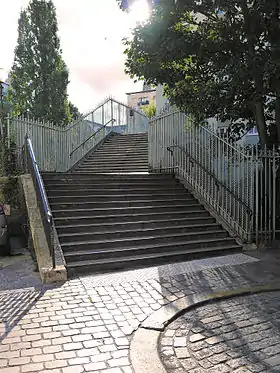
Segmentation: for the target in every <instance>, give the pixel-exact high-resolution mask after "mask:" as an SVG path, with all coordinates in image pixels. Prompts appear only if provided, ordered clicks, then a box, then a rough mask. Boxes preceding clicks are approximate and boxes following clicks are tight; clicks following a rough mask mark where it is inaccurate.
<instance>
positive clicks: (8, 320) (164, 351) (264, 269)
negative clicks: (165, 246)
mask: <svg viewBox="0 0 280 373" xmlns="http://www.w3.org/2000/svg"><path fill="white" fill-rule="evenodd" d="M279 263H280V256H278V257H277V255H276V254H274V253H272V254H270V255H268V254H266V255H265V254H262V255H259V256H257V255H254V256H252V255H244V254H238V255H230V256H227V257H222V258H212V259H207V260H197V261H194V262H186V263H179V264H172V265H171V264H170V265H166V266H160V267H152V268H146V269H141V270H135V271H130V272H123V273H120V272H118V273H115V274H102V275H97V276H89V277H80V278H74V279H70V280H69V281H68V282H67V283H65V284H62V285H60V286H44V285H42V284H41V283H40V281H39V279H38V276H37V274H34V273H33V272H32V264H31V262H30V260H29V258H28V257H26V258H25V259H23V260H21V261H18V262H16V263H13V264H10V263H8V265H5V266H2V269H0V372H1V373H25V372H48V373H50V372H52V373H70V372H71V373H75V372H77V373H83V372H95V373H96V372H98V373H131V372H138V371H139V367H136V366H132V362H131V358H130V357H131V356H130V355H131V349H130V346H131V342H132V340H133V338H134V336H135V332H136V331H137V330H139V328H141V327H143V326H144V325H145V323H146V322H148V320H149V319H150V318H153V317H154V318H155V319H157V318H158V319H159V317H157V315H160V312H162V310H163V309H164V307H170V308H171V309H172V312H173V313H174V314H176V312H181V311H182V310H180V309H179V308H178V309H176V304H179V303H178V302H180V301H181V300H182V301H183V300H184V299H186V298H188V297H189V298H192V299H195V297H197V296H207V294H213V293H219V292H222V291H228V292H230V291H233V290H235V289H242V288H245V287H247V288H248V287H251V286H256V285H262V284H265V285H268V284H270V285H273V284H276V283H278V282H279V281H280V271H279ZM0 268H1V261H0ZM20 278H22V281H20ZM262 297H264V298H262ZM247 299H248V300H247ZM262 299H264V301H263V302H264V304H266V305H267V308H268V309H270V310H271V313H267V314H264V309H265V306H264V305H263V307H262V308H260V311H258V310H257V309H258V305H259V304H261V303H262ZM176 302H177V303H176ZM219 302H220V303H217V304H219V307H218V306H217V304H212V305H208V304H207V305H206V306H201V308H199V311H192V312H193V313H192V318H191V328H192V329H193V330H194V332H193V333H194V335H198V336H196V337H193V336H192V335H193V334H191V335H190V334H188V333H187V329H188V328H187V325H189V321H188V318H187V315H188V314H186V315H183V316H181V317H180V318H178V319H176V317H177V316H176V317H175V321H174V323H172V322H171V323H170V325H166V327H164V329H163V330H162V331H161V332H159V335H160V339H159V341H160V345H159V347H160V348H159V350H160V351H161V363H162V366H163V368H164V367H165V368H164V369H165V370H166V371H167V372H168V371H170V372H171V371H172V372H173V371H174V372H176V373H183V372H186V371H189V370H188V368H184V365H183V363H182V361H183V360H184V359H185V360H186V359H188V357H184V356H185V355H186V356H188V353H190V355H191V360H192V362H191V360H189V361H188V362H189V364H190V366H192V367H193V368H194V369H196V370H194V369H193V370H192V371H191V372H192V373H198V372H204V370H203V369H208V368H207V367H206V365H207V362H208V360H209V359H210V356H208V357H207V356H205V359H204V360H205V364H206V365H205V366H202V365H197V364H198V360H197V359H195V357H196V354H193V352H192V351H195V350H193V345H195V346H198V345H199V342H201V341H202V342H203V345H204V343H208V342H207V340H208V341H209V339H210V341H211V338H214V339H215V338H218V336H220V335H221V338H224V339H225V338H228V337H229V336H228V333H230V332H232V333H234V334H232V337H234V338H232V339H233V340H235V343H237V341H238V339H242V341H243V345H244V344H245V342H246V343H247V342H248V343H249V342H250V343H252V344H253V343H255V342H256V341H254V340H253V339H252V340H247V339H246V338H247V337H246V336H247V334H246V335H245V334H244V335H243V334H242V333H243V332H242V333H241V334H240V333H239V328H240V326H239V324H238V323H240V322H242V321H244V320H248V319H249V318H250V319H251V321H252V322H253V325H251V324H250V325H251V327H252V328H253V326H254V325H261V328H263V329H261V330H262V333H264V334H263V337H264V338H267V340H269V341H274V342H275V343H274V344H273V346H274V347H272V348H273V349H274V351H276V349H275V348H276V347H275V346H277V345H278V342H277V341H278V339H277V338H276V336H275V335H274V334H273V335H272V334H271V335H269V333H270V332H269V331H270V330H272V326H273V327H274V331H275V330H276V329H275V328H276V325H277V322H276V321H277V317H278V309H279V302H280V297H279V293H277V292H274V293H269V294H266V295H263V294H259V295H253V296H248V297H245V296H244V297H242V298H234V299H232V300H228V301H225V300H221V301H219ZM230 302H233V303H232V304H233V305H236V306H234V307H233V306H231V303H230ZM242 302H243V303H242ZM209 307H210V308H209ZM217 307H218V308H217ZM240 309H241V310H242V309H244V311H243V312H241V314H242V315H243V317H244V320H243V319H239V313H240V311H239V310H240ZM273 309H274V311H275V312H274V311H273ZM204 310H206V311H204ZM250 310H252V315H253V316H252V317H251V314H250V312H249V311H250ZM213 313H214V315H216V317H217V320H216V321H214V320H212V322H211V323H210V324H209V323H208V324H209V325H208V324H207V323H205V325H206V326H205V328H206V329H203V332H205V331H207V333H208V334H207V333H206V334H203V333H202V331H200V332H199V330H200V329H198V327H199V325H200V323H201V320H204V319H205V318H206V319H207V317H212V316H210V315H212V314H213ZM235 314H236V315H237V316H238V317H237V318H236V321H238V323H235V318H234V315H235ZM264 316H265V317H264ZM228 319H230V320H231V324H227V323H226V320H228ZM186 320H187V321H186ZM217 323H218V324H219V325H220V326H219V328H220V329H219V328H218V327H217ZM202 324H203V323H202ZM203 325H204V324H203ZM207 325H208V326H207ZM227 325H232V328H233V325H234V326H235V328H234V329H233V330H232V331H229V330H228V331H227V329H226V326H227ZM268 325H269V326H268ZM212 326H215V328H214V329H213V330H212V329H211V327H212ZM265 326H267V328H265ZM181 327H182V329H181ZM207 328H208V329H209V330H207ZM252 328H251V329H252ZM251 329H249V330H251ZM243 330H245V329H243ZM252 330H253V329H252ZM276 332H277V330H276ZM199 333H200V334H201V335H203V337H204V339H201V340H198V341H193V338H194V339H195V338H202V337H201V336H200V337H199ZM226 333H227V334H226ZM253 334H254V333H253V332H252V335H253ZM257 334H259V333H257ZM178 338H183V339H184V342H183V339H178ZM273 338H274V339H273ZM214 339H213V340H214ZM218 340H219V338H218ZM178 341H179V342H178ZM180 341H181V343H183V346H181V347H180V346H179V345H178V343H179V344H180ZM276 342H277V343H276ZM166 343H167V344H166ZM196 343H198V344H196ZM177 345H178V346H177ZM215 345H216V347H215ZM219 345H220V346H221V347H219V348H220V349H221V348H222V346H223V348H225V349H226V350H225V351H224V350H223V351H221V352H220V353H223V354H225V353H228V352H229V351H231V350H232V351H235V352H236V353H238V352H239V353H241V351H242V350H241V349H240V348H239V349H238V347H235V348H232V347H230V345H229V343H228V341H227V339H226V342H223V344H222V341H221V342H219V343H218V342H217V344H213V347H211V351H214V350H215V348H218V346H219ZM211 346H212V345H211ZM266 347H268V345H267V346H266ZM180 348H181V350H180V352H179V353H178V352H177V350H176V349H180ZM194 348H195V347H194ZM204 348H205V345H204ZM244 348H245V347H244ZM246 348H247V349H246V351H251V350H252V348H251V345H248V346H247V347H246ZM248 349H249V350H248ZM250 349H251V350H250ZM171 351H172V354H171ZM197 351H199V350H197ZM217 351H218V350H217ZM244 351H245V350H244ZM252 351H253V350H252ZM277 351H278V350H277ZM140 352H141V351H140ZM173 352H174V353H173ZM195 352H196V351H195ZM155 353H157V351H155ZM233 353H234V352H233ZM276 353H278V352H276ZM180 354H181V355H180ZM184 354H185V355H184ZM197 354H198V352H197ZM254 354H255V353H254ZM218 355H219V352H217V353H215V354H214V353H213V355H211V356H212V359H210V360H209V364H212V366H210V365H209V364H208V365H209V369H211V368H213V367H215V364H223V366H224V367H223V369H224V370H214V371H215V372H218V371H221V372H223V371H226V372H228V371H233V372H239V371H238V370H237V369H239V368H240V369H241V366H240V367H238V366H237V365H238V364H237V363H236V364H237V365H229V364H228V363H227V361H228V360H223V359H224V358H223V359H222V355H221V356H220V358H221V360H220V361H218V358H219V356H218ZM241 355H242V354H241ZM249 355H250V354H247V355H245V356H249ZM214 356H218V357H217V363H215V361H214ZM227 356H228V355H227ZM260 356H261V355H259V358H260ZM241 357H243V355H242V356H239V358H241ZM270 357H271V358H272V357H273V355H270V356H268V357H267V355H265V360H266V362H265V364H269V365H263V366H265V367H268V366H273V364H274V366H276V367H277V364H276V363H277V361H276V360H269V358H270ZM234 358H235V357H234V355H232V356H231V357H230V359H231V360H233V359H234ZM189 359H190V358H189ZM236 359H237V357H236ZM246 359H247V357H246ZM185 360H184V361H185ZM170 361H171V362H172V363H170ZM175 361H176V364H177V365H176V369H177V370H172V369H175V368H174V366H175V365H174V366H173V368H170V364H171V365H172V364H173V363H174V364H175ZM199 361H200V360H199ZM201 361H203V359H202V360H201ZM246 361H247V360H246ZM255 363H256V362H254V364H255ZM191 364H193V365H191ZM194 364H196V365H194ZM246 364H247V365H248V363H246ZM256 366H257V365H256ZM263 366H262V367H263ZM225 367H226V368H225ZM140 368H141V367H140ZM170 369H171V370H170ZM198 369H201V370H198ZM217 369H218V368H217ZM219 369H220V367H219ZM221 369H222V365H221ZM225 369H227V370H225ZM242 369H245V368H244V366H242ZM246 369H247V370H246V372H254V370H248V369H252V364H251V365H250V367H249V365H248V366H247V368H246ZM140 371H141V370H140ZM143 371H144V370H143ZM241 371H242V370H240V372H241ZM255 371H257V370H255ZM260 371H267V370H265V368H263V370H260ZM270 371H271V372H277V368H275V369H274V370H270ZM244 372H245V371H244ZM151 373H157V372H156V371H155V370H154V371H151Z"/></svg>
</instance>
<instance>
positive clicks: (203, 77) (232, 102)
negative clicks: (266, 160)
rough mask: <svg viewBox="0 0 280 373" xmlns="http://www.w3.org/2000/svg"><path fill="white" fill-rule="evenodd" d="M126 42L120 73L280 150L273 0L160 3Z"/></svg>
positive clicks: (279, 22) (279, 69)
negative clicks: (255, 131)
mask: <svg viewBox="0 0 280 373" xmlns="http://www.w3.org/2000/svg"><path fill="white" fill-rule="evenodd" d="M160 4H161V5H160V6H158V7H157V8H156V9H155V10H154V11H153V14H152V16H151V19H150V20H149V21H148V22H147V23H146V24H144V25H140V26H138V27H137V28H136V29H135V30H134V32H133V37H132V39H126V40H125V44H126V47H127V49H126V54H127V61H126V72H127V73H128V74H129V75H130V76H131V77H132V78H138V79H139V78H141V79H143V78H145V79H146V81H147V83H148V84H163V85H164V86H165V91H166V93H167V95H168V97H169V99H170V101H171V103H172V104H175V105H176V106H177V107H178V108H180V109H181V110H182V111H184V112H187V113H190V114H192V116H193V117H194V118H195V121H196V122H197V123H201V122H202V121H204V120H205V119H206V118H209V117H213V116H217V117H218V119H220V120H222V121H225V120H229V121H230V122H231V130H232V132H233V133H237V134H240V133H241V132H242V131H246V130H247V129H249V128H252V127H253V126H255V125H256V126H257V129H258V133H259V137H260V143H261V145H262V147H264V146H271V144H273V143H274V144H275V143H276V144H280V39H279V31H280V2H279V0H230V1H229V0H215V1H214V0H204V1H203V2H201V1H200V0H177V1H175V0H162V1H161V2H160Z"/></svg>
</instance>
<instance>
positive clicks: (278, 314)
mask: <svg viewBox="0 0 280 373" xmlns="http://www.w3.org/2000/svg"><path fill="white" fill-rule="evenodd" d="M159 351H160V355H161V359H162V362H163V363H164V365H165V367H166V370H167V371H168V372H170V373H171V372H172V373H185V372H188V373H204V372H205V373H206V372H207V373H212V372H213V373H214V372H215V373H216V372H223V373H227V372H235V373H241V372H242V373H252V372H271V373H273V372H280V292H278V293H267V294H259V295H250V296H247V297H238V298H235V299H232V300H227V301H226V300H223V301H220V302H217V303H215V304H211V305H207V306H204V307H199V308H197V309H195V310H193V311H191V312H187V313H186V314H185V315H184V316H181V317H180V318H178V319H177V320H176V321H174V322H173V323H171V324H170V325H169V327H168V328H167V329H166V330H165V332H164V333H162V336H161V340H160V347H159Z"/></svg>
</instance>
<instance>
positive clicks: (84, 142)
mask: <svg viewBox="0 0 280 373" xmlns="http://www.w3.org/2000/svg"><path fill="white" fill-rule="evenodd" d="M111 122H112V123H114V122H116V119H110V120H109V121H108V122H107V123H105V124H104V125H102V127H100V128H98V130H97V131H95V132H94V133H93V134H92V135H91V136H90V137H88V138H87V139H86V140H85V141H83V142H82V143H81V144H80V145H78V146H77V147H76V148H75V149H74V150H72V152H71V153H70V155H69V158H71V157H72V155H73V154H74V153H75V152H76V151H77V150H78V149H80V148H81V147H82V146H84V145H85V144H86V143H87V142H88V141H89V140H90V139H92V138H93V137H94V136H95V135H96V134H97V133H98V132H100V131H101V130H102V129H103V128H105V127H106V126H108V124H109V123H111Z"/></svg>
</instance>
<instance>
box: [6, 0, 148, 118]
mask: <svg viewBox="0 0 280 373" xmlns="http://www.w3.org/2000/svg"><path fill="white" fill-rule="evenodd" d="M138 1H142V2H143V1H144V2H145V0H138ZM53 2H54V4H55V6H56V10H57V19H58V27H59V36H60V41H61V48H62V54H63V58H64V60H65V62H66V64H67V66H68V69H69V79H70V84H69V86H68V93H69V99H70V100H71V101H72V102H73V103H74V104H75V105H76V106H77V107H78V108H79V110H80V111H81V112H83V113H85V112H87V111H89V110H91V109H93V108H94V107H95V106H96V105H97V104H98V103H99V102H100V101H102V100H103V99H105V98H106V97H107V96H108V95H112V96H114V97H115V98H117V99H118V100H120V101H125V102H126V95H125V93H126V92H133V91H138V90H141V89H142V86H143V84H142V83H140V82H138V83H136V84H134V82H133V81H132V80H131V79H129V77H128V76H126V75H125V73H124V62H125V56H124V54H123V50H124V46H123V45H122V42H121V39H122V38H123V37H125V36H128V35H129V32H130V29H131V27H132V26H133V25H135V22H136V21H137V20H141V19H139V18H143V17H144V16H145V15H146V14H145V7H144V8H143V7H142V6H141V7H139V3H138V6H137V5H136V6H135V7H134V11H132V12H131V13H130V14H127V13H125V12H122V11H121V10H120V9H119V8H118V5H117V2H116V0H71V1H69V0H53ZM28 3H29V0H0V14H1V29H2V30H5V32H1V33H0V45H1V49H0V68H3V69H4V71H6V73H7V72H8V71H9V69H10V68H11V65H12V63H13V56H14V48H15V46H16V42H17V25H18V18H19V13H20V10H21V8H22V7H25V6H26V5H27V4H28ZM141 4H143V3H141ZM139 9H140V11H139Z"/></svg>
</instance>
